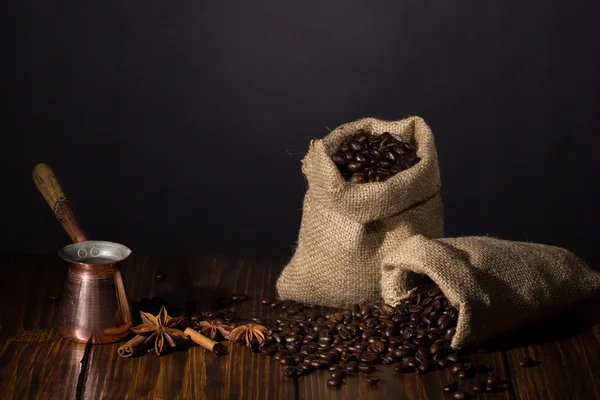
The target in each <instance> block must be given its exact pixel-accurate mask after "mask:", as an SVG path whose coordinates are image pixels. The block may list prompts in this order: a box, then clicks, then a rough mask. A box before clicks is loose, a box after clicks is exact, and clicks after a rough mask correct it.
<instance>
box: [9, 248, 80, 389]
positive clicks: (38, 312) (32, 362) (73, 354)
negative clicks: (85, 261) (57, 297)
mask: <svg viewBox="0 0 600 400" xmlns="http://www.w3.org/2000/svg"><path fill="white" fill-rule="evenodd" d="M0 267H1V268H2V271H3V274H4V275H5V277H6V279H4V278H3V279H2V280H0V314H1V320H2V329H1V330H0V398H1V399H3V400H8V399H19V400H21V399H68V398H75V395H76V389H77V382H78V378H79V373H80V371H81V364H80V361H81V358H82V357H83V353H84V349H85V344H79V343H74V342H70V341H67V340H65V339H61V338H60V337H59V335H58V334H57V332H56V322H57V320H58V317H57V313H58V307H59V303H58V302H53V301H50V300H49V299H48V295H54V294H56V293H59V292H60V290H61V288H62V284H63V282H64V278H65V274H66V264H65V263H64V262H63V261H62V260H60V259H59V258H58V256H48V257H40V256H19V257H16V256H0Z"/></svg>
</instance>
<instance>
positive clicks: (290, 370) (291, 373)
mask: <svg viewBox="0 0 600 400" xmlns="http://www.w3.org/2000/svg"><path fill="white" fill-rule="evenodd" d="M283 375H285V376H287V377H288V378H296V377H297V376H298V368H296V367H287V368H286V369H285V370H283Z"/></svg>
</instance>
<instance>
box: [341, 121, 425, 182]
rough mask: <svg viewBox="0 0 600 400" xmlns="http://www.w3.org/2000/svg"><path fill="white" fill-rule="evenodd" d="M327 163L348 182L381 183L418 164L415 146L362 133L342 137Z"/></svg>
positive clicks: (397, 138)
mask: <svg viewBox="0 0 600 400" xmlns="http://www.w3.org/2000/svg"><path fill="white" fill-rule="evenodd" d="M331 160H332V161H333V162H334V163H335V164H336V165H337V167H338V169H339V170H340V172H341V174H342V176H343V177H344V178H345V179H346V180H347V181H349V182H352V183H369V182H383V181H385V180H387V179H389V178H390V177H391V176H393V175H395V174H397V173H398V172H401V171H404V170H407V169H409V168H410V167H412V166H413V165H415V164H416V163H417V162H419V158H418V157H417V155H416V149H415V147H414V146H413V145H412V144H410V143H407V142H406V141H405V140H404V139H403V138H402V137H400V136H398V135H396V134H393V133H389V132H385V133H382V134H381V135H376V134H373V133H370V132H366V131H364V130H359V131H358V132H356V133H355V134H354V135H352V136H350V137H348V138H346V139H345V140H344V141H343V142H342V143H341V144H340V146H339V147H338V149H337V151H336V152H335V153H334V154H333V155H332V156H331Z"/></svg>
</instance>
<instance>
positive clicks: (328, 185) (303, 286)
mask: <svg viewBox="0 0 600 400" xmlns="http://www.w3.org/2000/svg"><path fill="white" fill-rule="evenodd" d="M359 129H365V130H367V131H371V132H373V133H377V134H381V133H384V132H391V133H396V134H398V135H400V136H402V138H403V139H405V140H407V141H414V143H415V144H416V146H417V156H418V157H419V158H420V159H421V160H420V161H419V162H418V163H417V164H416V165H415V166H413V167H412V168H410V169H408V170H406V171H403V172H400V173H398V174H396V175H394V176H392V177H391V178H390V179H388V180H387V181H385V182H378V183H366V184H352V183H349V182H346V181H345V180H344V178H343V177H342V176H341V174H340V173H339V171H338V169H337V167H336V166H335V164H334V163H333V161H331V158H330V157H331V155H332V154H333V153H334V152H335V151H336V150H337V148H338V146H339V145H340V143H341V142H342V141H343V140H344V139H345V138H346V137H347V136H350V135H352V134H354V133H355V132H356V131H358V130H359ZM302 172H303V173H304V175H305V176H306V179H307V181H308V190H307V192H306V196H305V198H304V206H303V210H302V222H301V226H300V233H299V236H298V244H297V248H296V251H295V254H294V256H293V257H292V259H291V261H290V262H289V264H288V265H287V266H286V267H285V269H284V270H283V272H282V274H281V276H280V277H279V279H278V281H277V291H278V293H279V296H280V297H281V298H284V299H293V300H297V301H302V302H306V303H312V304H321V305H326V306H332V307H348V306H350V305H352V304H355V303H365V302H372V301H376V300H377V299H379V298H380V297H381V291H380V278H381V260H382V259H383V257H384V256H385V255H387V254H389V253H391V252H392V251H393V250H395V249H396V248H397V247H398V246H399V245H400V244H401V243H402V241H403V240H405V239H406V238H408V237H410V236H412V235H414V234H417V233H420V234H423V235H425V236H428V237H441V236H442V235H443V210H442V201H441V198H440V195H439V190H440V173H439V168H438V160H437V152H436V149H435V144H434V140H433V135H432V133H431V130H430V129H429V127H428V126H427V124H426V123H425V121H423V120H422V119H421V118H419V117H411V118H407V119H404V120H401V121H395V122H388V121H381V120H377V119H374V118H365V119H362V120H359V121H356V122H352V123H348V124H345V125H342V126H340V127H338V128H337V129H335V130H334V131H333V132H331V133H330V134H329V135H327V136H326V137H325V138H323V139H322V140H314V141H311V143H310V148H309V151H308V154H307V155H306V157H305V158H304V159H303V160H302Z"/></svg>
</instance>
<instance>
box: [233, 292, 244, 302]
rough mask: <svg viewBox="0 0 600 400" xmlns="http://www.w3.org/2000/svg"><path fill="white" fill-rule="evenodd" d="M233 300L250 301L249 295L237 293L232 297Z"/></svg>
mask: <svg viewBox="0 0 600 400" xmlns="http://www.w3.org/2000/svg"><path fill="white" fill-rule="evenodd" d="M231 300H233V301H246V300H248V295H247V294H245V293H235V294H233V295H232V296H231Z"/></svg>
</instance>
